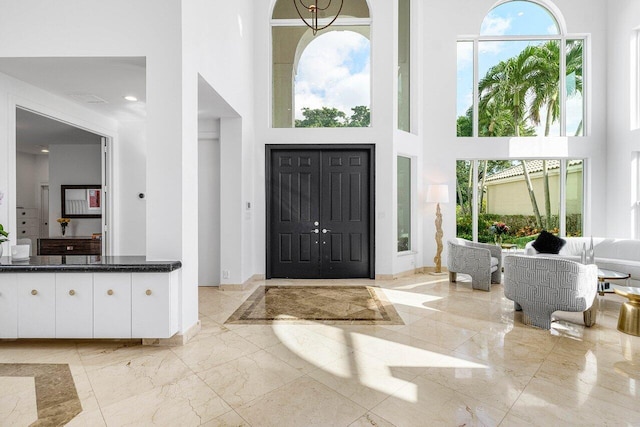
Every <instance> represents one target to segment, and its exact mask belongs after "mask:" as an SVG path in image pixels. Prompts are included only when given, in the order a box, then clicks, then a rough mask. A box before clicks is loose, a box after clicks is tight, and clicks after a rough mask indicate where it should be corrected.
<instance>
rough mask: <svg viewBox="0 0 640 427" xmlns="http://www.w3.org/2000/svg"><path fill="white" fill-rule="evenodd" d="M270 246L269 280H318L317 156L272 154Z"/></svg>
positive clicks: (312, 152) (312, 153) (318, 191)
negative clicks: (316, 231)
mask: <svg viewBox="0 0 640 427" xmlns="http://www.w3.org/2000/svg"><path fill="white" fill-rule="evenodd" d="M271 162H272V163H271V165H272V166H271V195H270V197H271V207H270V221H271V223H270V225H271V227H270V229H271V236H270V245H269V248H268V250H269V251H270V255H271V260H272V262H271V276H272V277H295V278H318V277H320V265H319V262H318V260H319V247H318V234H316V233H313V232H312V230H314V229H316V228H317V227H316V226H315V225H314V223H315V222H316V221H319V220H320V210H319V199H320V181H319V177H320V153H319V152H318V151H307V150H301V151H286V152H285V151H273V152H272V159H271Z"/></svg>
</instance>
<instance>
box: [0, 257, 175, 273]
mask: <svg viewBox="0 0 640 427" xmlns="http://www.w3.org/2000/svg"><path fill="white" fill-rule="evenodd" d="M181 267H182V263H181V262H180V261H147V258H146V257H143V256H77V255H74V256H70V255H65V256H32V257H31V258H29V259H28V260H24V261H14V260H12V259H11V257H2V258H0V273H29V272H33V273H74V272H77V273H165V272H170V271H173V270H177V269H179V268H181Z"/></svg>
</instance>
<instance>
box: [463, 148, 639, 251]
mask: <svg viewBox="0 0 640 427" xmlns="http://www.w3.org/2000/svg"><path fill="white" fill-rule="evenodd" d="M485 160H507V161H513V160H516V159H494V158H491V159H484V158H483V159H480V158H476V159H456V162H464V161H467V162H471V167H472V168H473V171H474V173H473V174H472V177H473V182H472V187H473V188H472V193H471V201H472V205H471V221H472V223H471V227H472V239H473V241H474V242H477V241H478V217H479V212H478V184H479V182H478V173H477V170H478V168H479V167H480V162H483V161H485ZM525 160H559V161H560V174H561V175H560V176H566V171H567V162H569V161H570V160H574V158H571V159H569V158H557V157H553V158H551V157H550V158H544V157H536V158H531V159H525ZM639 162H640V160H639ZM587 166H588V159H582V235H583V236H584V235H586V234H587V229H588V228H589V229H590V227H588V226H587V225H588V224H590V222H589V219H588V214H587V212H588V211H587V209H586V207H587V203H588V200H587V199H588V194H589V191H588V187H587V185H588V180H587V176H588V169H587ZM639 173H640V172H639ZM559 182H560V192H559V197H560V205H559V208H560V209H559V216H560V217H559V219H558V220H559V224H560V227H559V229H560V231H559V235H560V237H565V236H566V235H567V197H566V194H567V182H566V181H565V180H564V179H559ZM638 197H639V200H640V193H639V196H638ZM638 203H640V202H638ZM639 209H640V208H639ZM639 221H640V220H639ZM639 224H640V222H639ZM639 227H640V226H639Z"/></svg>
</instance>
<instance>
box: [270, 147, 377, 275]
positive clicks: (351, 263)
mask: <svg viewBox="0 0 640 427" xmlns="http://www.w3.org/2000/svg"><path fill="white" fill-rule="evenodd" d="M266 150H267V151H266V181H267V182H266V187H267V188H266V195H267V197H266V200H267V242H266V253H267V260H266V265H267V269H266V270H267V274H266V277H267V278H268V279H270V278H294V279H342V278H371V279H373V278H375V265H374V261H375V245H374V240H375V232H374V230H375V223H374V219H375V217H374V213H375V208H374V207H375V198H374V195H375V192H374V189H375V158H374V156H375V151H374V146H373V145H363V144H353V145H268V146H267V148H266Z"/></svg>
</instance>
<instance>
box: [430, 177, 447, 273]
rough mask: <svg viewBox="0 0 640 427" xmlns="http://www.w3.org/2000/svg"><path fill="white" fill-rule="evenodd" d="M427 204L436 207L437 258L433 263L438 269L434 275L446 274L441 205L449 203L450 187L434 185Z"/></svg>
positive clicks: (431, 187)
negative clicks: (444, 271) (444, 270)
mask: <svg viewBox="0 0 640 427" xmlns="http://www.w3.org/2000/svg"><path fill="white" fill-rule="evenodd" d="M427 203H437V205H436V256H435V257H434V258H433V262H435V264H436V268H435V270H434V272H433V274H445V273H443V272H442V256H441V255H442V235H443V232H442V213H441V212H440V203H449V186H448V185H447V184H432V185H429V187H427Z"/></svg>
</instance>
